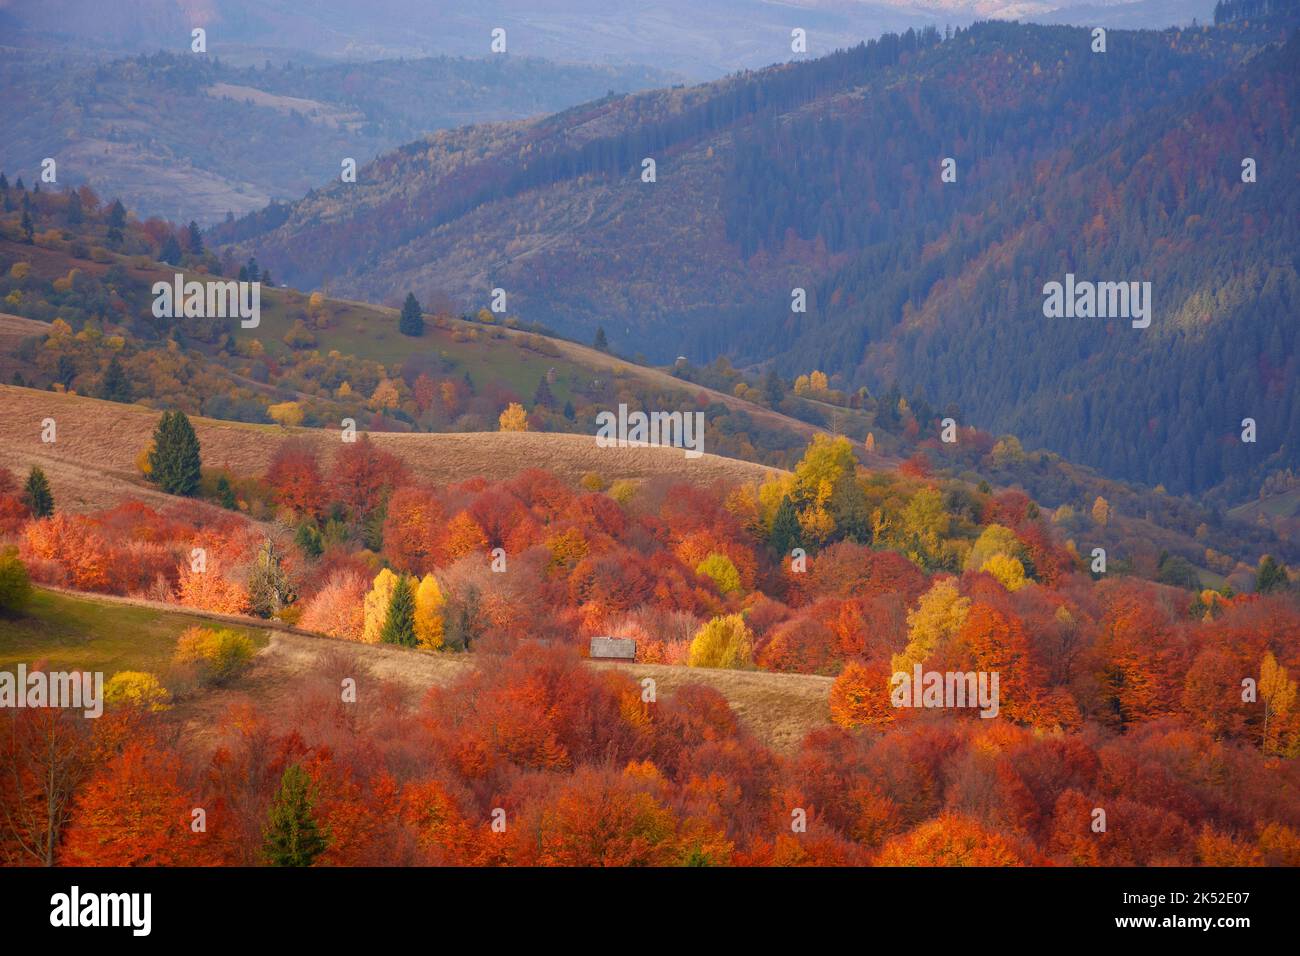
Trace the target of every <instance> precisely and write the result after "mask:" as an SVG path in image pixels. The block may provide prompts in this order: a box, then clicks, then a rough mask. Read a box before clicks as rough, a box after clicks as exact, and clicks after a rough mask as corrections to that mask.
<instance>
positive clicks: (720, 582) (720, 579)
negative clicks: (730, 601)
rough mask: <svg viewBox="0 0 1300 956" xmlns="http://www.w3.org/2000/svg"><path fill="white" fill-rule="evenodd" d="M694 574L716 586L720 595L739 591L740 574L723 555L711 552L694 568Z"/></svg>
mask: <svg viewBox="0 0 1300 956" xmlns="http://www.w3.org/2000/svg"><path fill="white" fill-rule="evenodd" d="M695 573H696V574H702V575H704V576H705V577H706V578H709V579H710V580H711V581H712V582H713V583H714V584H716V585H717V587H718V591H719V592H720V593H722V594H731V593H733V592H736V591H739V590H740V572H739V571H737V570H736V565H735V564H733V563H732V561H731V559H730V558H729V557H727V556H726V555H725V554H719V553H718V552H716V551H712V552H710V553H709V554H707V555H705V557H704V560H703V561H701V562H700V563H699V564H697V565H696V566H695Z"/></svg>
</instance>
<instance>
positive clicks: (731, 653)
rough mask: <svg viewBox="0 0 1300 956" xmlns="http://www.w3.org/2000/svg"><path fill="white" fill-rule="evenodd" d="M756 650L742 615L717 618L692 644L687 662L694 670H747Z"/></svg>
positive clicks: (705, 626)
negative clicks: (736, 668)
mask: <svg viewBox="0 0 1300 956" xmlns="http://www.w3.org/2000/svg"><path fill="white" fill-rule="evenodd" d="M753 649H754V639H753V635H752V634H750V632H749V627H748V626H746V624H745V619H744V618H743V617H741V616H740V615H739V614H728V615H726V616H725V617H715V618H714V619H713V620H711V621H709V623H708V624H705V625H704V626H703V627H702V628H700V631H699V633H698V634H696V635H695V639H694V640H693V641H691V651H690V656H689V657H688V659H687V663H689V664H690V666H691V667H748V666H749V665H750V663H751V661H752V657H753Z"/></svg>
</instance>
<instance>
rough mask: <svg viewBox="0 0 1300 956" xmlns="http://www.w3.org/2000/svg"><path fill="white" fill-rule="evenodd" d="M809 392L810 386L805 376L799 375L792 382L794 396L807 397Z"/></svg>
mask: <svg viewBox="0 0 1300 956" xmlns="http://www.w3.org/2000/svg"><path fill="white" fill-rule="evenodd" d="M811 390H812V384H811V383H810V381H809V379H808V376H807V375H800V376H799V377H798V378H796V379H795V380H794V393H795V394H796V395H807V394H808V393H809V392H810V391H811Z"/></svg>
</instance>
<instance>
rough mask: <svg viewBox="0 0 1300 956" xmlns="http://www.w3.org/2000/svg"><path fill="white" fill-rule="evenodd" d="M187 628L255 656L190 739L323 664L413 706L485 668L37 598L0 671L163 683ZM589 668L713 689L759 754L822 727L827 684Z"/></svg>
mask: <svg viewBox="0 0 1300 956" xmlns="http://www.w3.org/2000/svg"><path fill="white" fill-rule="evenodd" d="M193 625H200V626H203V627H221V628H230V629H232V630H235V631H238V632H240V633H243V634H247V635H248V636H249V637H250V638H252V640H253V642H254V644H255V645H256V646H257V647H258V648H259V650H260V653H259V654H258V656H257V657H256V658H255V659H254V664H253V667H252V669H251V671H249V673H247V674H246V675H245V676H243V677H241V678H240V679H239V680H238V681H236V682H235V684H234V685H232V686H231V687H228V688H220V689H215V688H214V689H211V690H209V691H207V692H205V693H204V694H203V695H200V697H198V698H195V699H192V700H189V701H187V702H186V705H185V711H184V714H183V715H182V716H183V717H184V718H185V719H186V720H188V721H190V722H192V723H193V724H194V727H193V729H194V730H195V731H196V732H199V731H202V729H203V727H202V724H203V722H204V721H205V720H208V721H210V720H211V719H212V718H213V717H214V716H215V715H216V714H217V713H219V712H220V710H221V707H222V706H224V704H225V703H226V702H228V701H230V700H232V699H234V698H235V697H237V696H238V695H240V694H250V695H251V696H253V697H255V698H256V699H258V700H260V701H263V702H265V703H267V704H268V705H271V706H276V705H277V704H278V703H283V701H282V700H281V698H283V697H285V690H286V688H288V687H291V686H293V682H294V681H295V680H296V679H297V678H299V677H301V676H302V675H303V674H305V673H310V672H312V671H313V670H316V669H318V668H319V667H320V666H321V659H322V655H326V654H331V653H333V654H336V655H337V654H343V655H345V656H350V657H352V658H353V659H355V660H356V661H357V663H358V665H360V666H359V668H358V671H359V673H364V674H366V675H367V676H368V677H369V678H371V679H375V680H381V681H384V682H387V683H390V684H392V685H395V686H396V687H398V688H401V689H402V690H403V691H405V692H406V694H407V697H408V700H409V701H411V702H413V703H414V702H418V701H419V700H421V699H422V698H423V696H424V694H425V692H427V691H428V690H429V688H431V687H437V686H444V685H446V684H449V683H451V682H452V681H454V680H456V679H457V678H458V677H460V676H462V675H463V674H465V673H466V671H467V670H469V669H470V668H473V667H476V666H478V665H479V664H480V663H481V662H482V661H483V660H484V659H482V658H479V657H477V656H475V655H473V654H435V653H429V652H425V651H418V650H408V649H406V648H398V647H390V646H387V645H374V644H355V643H351V642H348V641H339V640H335V639H333V638H327V637H315V636H311V635H308V634H303V633H290V632H286V631H282V630H271V629H269V628H261V627H256V626H251V625H245V626H241V625H237V624H231V623H228V622H224V621H221V622H218V621H214V620H212V619H211V618H208V617H206V616H204V615H201V614H189V613H185V612H184V611H180V610H177V611H172V610H168V609H163V608H158V607H146V606H140V605H138V604H134V603H130V602H128V601H126V600H124V599H114V598H106V597H102V596H98V595H84V596H83V595H72V594H67V593H64V592H59V591H49V590H44V589H41V590H37V591H36V592H35V594H34V597H33V600H32V603H31V605H30V606H29V607H28V608H27V610H26V612H25V613H24V615H23V616H21V617H0V670H9V671H13V670H14V669H15V668H16V666H17V665H18V664H19V663H20V662H21V663H25V664H27V665H28V666H31V665H32V664H33V663H35V662H37V661H45V662H47V663H48V665H49V667H50V668H51V669H52V670H92V671H102V672H103V673H104V675H105V677H110V676H112V675H113V674H115V673H117V672H118V671H123V670H142V671H149V672H152V673H155V674H162V673H163V672H165V671H166V669H167V665H168V663H169V662H170V660H171V657H172V654H173V652H174V651H175V648H176V639H177V638H178V637H179V636H180V634H181V632H182V631H184V630H185V629H186V628H188V627H191V626H193ZM488 660H490V659H488ZM589 666H591V667H598V668H602V669H604V668H613V669H617V670H621V671H623V672H624V673H626V674H627V675H628V676H629V677H631V678H632V679H633V680H636V681H638V682H639V681H641V680H642V679H643V678H646V677H652V678H654V680H655V682H656V684H657V687H656V691H657V693H660V694H672V693H673V692H674V691H675V690H677V689H678V688H680V687H682V686H683V685H685V684H691V683H695V684H703V685H705V686H708V687H712V688H714V689H715V690H717V691H718V692H719V693H720V694H722V696H723V697H725V698H726V699H727V702H728V703H729V704H730V705H731V707H732V709H733V710H734V711H735V712H736V715H737V717H738V718H739V719H740V722H741V724H742V725H744V726H745V727H746V728H747V729H748V730H749V731H750V732H751V733H753V734H754V735H755V736H756V737H758V738H759V739H760V740H762V741H763V742H764V743H765V744H766V745H767V746H769V747H772V748H773V749H775V750H779V751H783V752H788V751H790V750H792V749H794V747H795V746H797V744H798V743H799V741H800V740H802V739H803V737H804V736H805V735H806V734H807V733H808V732H809V731H810V730H813V729H815V728H817V727H822V726H825V725H826V724H827V723H828V722H829V720H830V712H829V709H828V704H827V698H828V695H829V694H830V687H831V683H832V681H831V678H829V677H815V676H810V675H803V674H774V673H767V672H761V671H731V670H712V669H707V668H691V667H672V666H668V665H664V664H614V663H607V662H591V663H590V664H589Z"/></svg>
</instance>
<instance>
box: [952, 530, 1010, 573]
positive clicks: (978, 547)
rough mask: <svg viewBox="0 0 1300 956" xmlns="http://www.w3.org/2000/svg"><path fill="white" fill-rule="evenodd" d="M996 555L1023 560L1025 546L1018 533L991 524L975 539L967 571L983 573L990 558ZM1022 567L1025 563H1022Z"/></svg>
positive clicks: (968, 555)
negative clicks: (1017, 535)
mask: <svg viewBox="0 0 1300 956" xmlns="http://www.w3.org/2000/svg"><path fill="white" fill-rule="evenodd" d="M995 554H1004V555H1006V556H1007V557H1010V558H1018V559H1019V558H1023V557H1024V556H1025V546H1024V544H1023V543H1022V542H1021V540H1020V539H1019V538H1018V537H1016V533H1015V532H1014V531H1012V530H1011V529H1010V528H1008V527H1006V526H1005V525H1000V524H991V525H989V526H988V527H987V528H985V529H984V530H983V531H981V532H980V536H979V537H978V538H976V539H975V544H974V546H973V547H972V548H971V549H970V553H969V554H967V555H966V563H965V568H966V570H967V571H981V570H983V568H984V565H985V563H986V562H987V561H988V559H989V558H991V557H993V556H994V555H995ZM1020 563H1021V564H1022V565H1023V564H1024V561H1023V560H1022V561H1021V562H1020Z"/></svg>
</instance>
